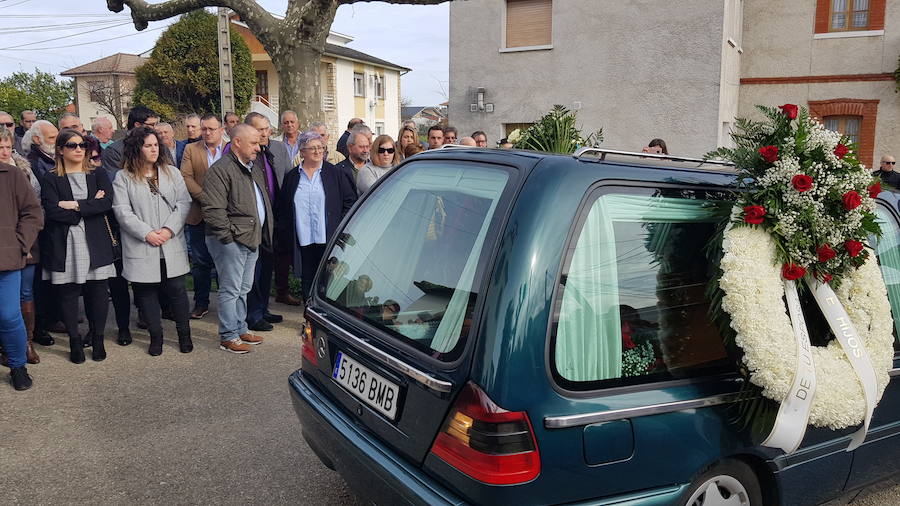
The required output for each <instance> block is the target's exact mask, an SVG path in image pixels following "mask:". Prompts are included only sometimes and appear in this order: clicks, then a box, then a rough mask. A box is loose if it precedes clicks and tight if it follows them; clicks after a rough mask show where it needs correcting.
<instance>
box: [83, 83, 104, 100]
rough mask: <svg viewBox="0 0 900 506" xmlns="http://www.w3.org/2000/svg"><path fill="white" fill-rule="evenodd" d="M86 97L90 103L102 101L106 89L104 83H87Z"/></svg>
mask: <svg viewBox="0 0 900 506" xmlns="http://www.w3.org/2000/svg"><path fill="white" fill-rule="evenodd" d="M87 87H88V95H89V97H88V98H90V100H91V102H100V101H101V100H103V95H104V93H103V92H104V90H105V88H106V83H105V82H103V81H88V83H87Z"/></svg>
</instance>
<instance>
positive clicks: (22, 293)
mask: <svg viewBox="0 0 900 506" xmlns="http://www.w3.org/2000/svg"><path fill="white" fill-rule="evenodd" d="M35 267H37V265H35V264H31V265H26V266H25V268H24V269H22V288H21V289H20V290H19V300H21V301H22V302H31V301H33V300H34V270H35Z"/></svg>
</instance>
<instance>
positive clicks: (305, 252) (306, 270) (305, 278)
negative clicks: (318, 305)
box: [300, 244, 325, 300]
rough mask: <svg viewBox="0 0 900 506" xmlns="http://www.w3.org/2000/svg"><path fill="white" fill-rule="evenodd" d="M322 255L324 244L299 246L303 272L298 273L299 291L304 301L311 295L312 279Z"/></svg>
mask: <svg viewBox="0 0 900 506" xmlns="http://www.w3.org/2000/svg"><path fill="white" fill-rule="evenodd" d="M324 254H325V245H324V244H310V245H309V246H300V266H301V267H302V268H303V272H302V273H300V289H301V290H302V291H303V298H304V300H305V299H306V298H308V297H309V295H310V294H311V293H312V282H313V278H314V277H315V275H316V269H318V268H319V262H321V261H322V256H323V255H324Z"/></svg>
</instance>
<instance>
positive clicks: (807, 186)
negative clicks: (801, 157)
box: [791, 174, 813, 192]
mask: <svg viewBox="0 0 900 506" xmlns="http://www.w3.org/2000/svg"><path fill="white" fill-rule="evenodd" d="M812 183H813V180H812V178H811V177H809V176H807V175H806V174H797V175H796V176H794V177H792V178H791V184H792V185H794V189H795V190H797V191H798V192H805V191H806V190H811V189H812Z"/></svg>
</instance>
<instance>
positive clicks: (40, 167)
mask: <svg viewBox="0 0 900 506" xmlns="http://www.w3.org/2000/svg"><path fill="white" fill-rule="evenodd" d="M58 134H59V130H57V128H56V127H55V126H53V123H50V122H49V121H46V120H38V121H35V122H34V123H33V124H32V125H31V128H29V129H28V131H27V132H25V137H24V138H23V139H22V149H23V150H25V151H26V152H27V158H28V161H29V162H30V163H31V170H32V172H34V175H36V176H37V177H38V180H43V179H44V175H45V174H47V172H48V171H51V170H53V168H54V167H56V159H55V156H56V136H57V135H58Z"/></svg>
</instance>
